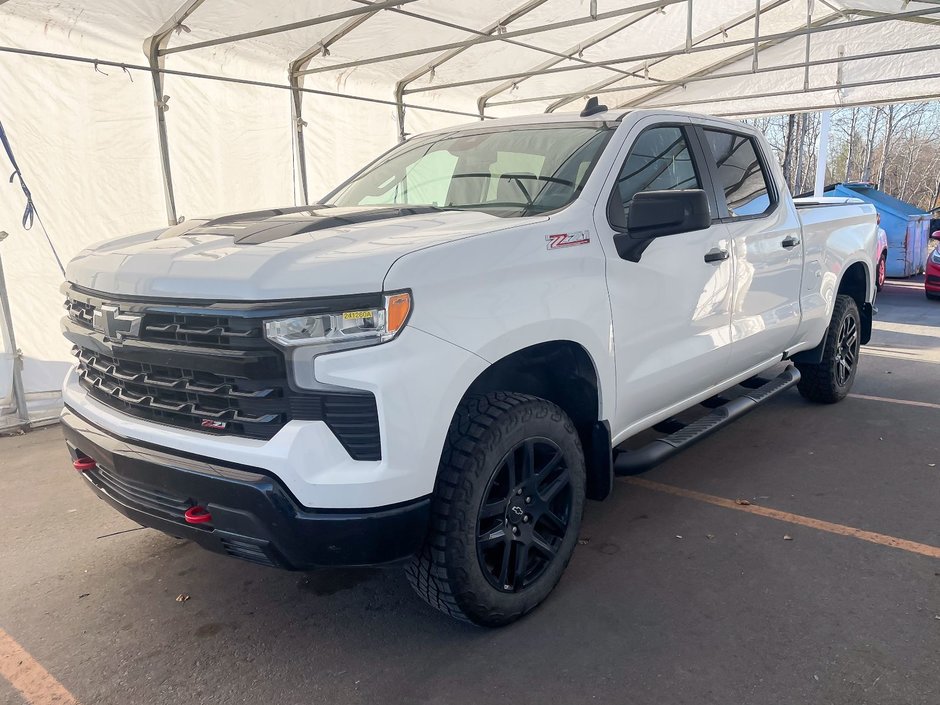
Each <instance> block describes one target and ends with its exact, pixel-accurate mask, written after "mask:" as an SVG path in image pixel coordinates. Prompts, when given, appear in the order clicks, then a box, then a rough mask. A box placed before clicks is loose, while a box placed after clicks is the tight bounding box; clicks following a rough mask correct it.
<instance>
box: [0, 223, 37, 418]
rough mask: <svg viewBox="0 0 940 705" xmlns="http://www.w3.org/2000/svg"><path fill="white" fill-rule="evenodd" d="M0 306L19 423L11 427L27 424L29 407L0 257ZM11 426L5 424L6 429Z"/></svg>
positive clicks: (4, 234)
mask: <svg viewBox="0 0 940 705" xmlns="http://www.w3.org/2000/svg"><path fill="white" fill-rule="evenodd" d="M0 235H2V237H0V240H2V239H3V238H4V237H6V235H7V234H6V233H2V234H0ZM0 308H2V309H3V328H4V330H5V331H6V336H5V337H6V339H7V341H8V342H9V343H10V354H11V358H12V360H11V361H12V365H11V368H12V370H13V405H14V406H15V407H16V415H17V417H19V423H16V424H13V425H12V428H19V427H22V426H29V424H30V421H29V408H28V407H27V406H26V388H25V387H24V386H23V357H22V353H21V352H20V350H19V348H18V347H16V334H15V333H14V332H13V315H12V314H11V312H10V297H9V295H8V294H7V282H6V277H5V276H4V274H3V260H2V259H0ZM9 428H11V426H5V427H4V430H8V429H9Z"/></svg>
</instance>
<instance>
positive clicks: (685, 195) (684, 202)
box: [612, 189, 712, 262]
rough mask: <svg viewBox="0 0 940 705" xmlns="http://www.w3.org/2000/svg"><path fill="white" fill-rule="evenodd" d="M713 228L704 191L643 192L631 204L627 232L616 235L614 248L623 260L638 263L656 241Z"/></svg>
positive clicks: (614, 223)
mask: <svg viewBox="0 0 940 705" xmlns="http://www.w3.org/2000/svg"><path fill="white" fill-rule="evenodd" d="M621 220H622V218H621ZM612 224H613V225H614V226H617V225H618V223H616V222H613V221H612ZM711 224H712V217H711V213H710V212H709V210H708V197H707V196H706V195H705V191H703V190H702V189H688V190H675V191H641V192H640V193H638V194H636V195H635V196H634V197H633V200H632V201H631V202H630V214H629V218H628V219H627V224H626V226H627V227H626V232H621V233H618V234H617V235H615V236H614V244H615V245H616V246H617V254H619V255H620V256H621V257H622V258H624V259H626V260H629V261H631V262H639V261H640V255H642V254H643V251H644V250H646V248H647V247H648V246H649V244H650V242H652V241H653V240H654V239H655V238H657V237H664V236H666V235H678V234H679V233H687V232H692V231H693V230H704V229H705V228H708V227H710V226H711Z"/></svg>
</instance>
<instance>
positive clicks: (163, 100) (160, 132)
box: [144, 0, 205, 225]
mask: <svg viewBox="0 0 940 705" xmlns="http://www.w3.org/2000/svg"><path fill="white" fill-rule="evenodd" d="M203 2H205V0H187V1H186V2H185V3H183V5H182V6H181V7H180V9H179V10H177V11H176V12H175V13H173V16H172V17H171V18H170V19H168V20H167V21H166V22H164V23H163V26H161V27H160V29H158V30H157V31H156V33H155V34H153V35H151V36H150V37H148V38H147V39H146V40H145V41H144V54H145V55H146V56H147V61H148V62H149V64H150V77H151V80H152V82H153V107H154V113H155V114H156V118H157V140H158V141H159V145H160V170H161V174H162V177H163V196H164V199H165V201H166V219H167V224H168V225H176V223H177V222H179V217H178V216H177V214H176V196H175V194H174V193H173V173H172V171H171V169H170V143H169V138H168V137H167V129H166V111H167V109H168V108H169V105H168V104H167V101H169V97H168V96H167V95H166V94H165V93H164V91H163V88H164V78H165V74H164V73H163V72H162V71H161V70H160V69H162V68H163V58H162V56H161V54H160V52H161V50H162V49H163V47H165V46H166V43H167V42H168V41H169V40H170V36H171V35H172V34H173V30H175V29H176V28H177V27H181V26H182V24H183V21H184V20H185V19H186V18H187V17H189V16H190V15H191V14H193V12H195V11H196V10H197V9H198V8H199V6H200V5H202V3H203Z"/></svg>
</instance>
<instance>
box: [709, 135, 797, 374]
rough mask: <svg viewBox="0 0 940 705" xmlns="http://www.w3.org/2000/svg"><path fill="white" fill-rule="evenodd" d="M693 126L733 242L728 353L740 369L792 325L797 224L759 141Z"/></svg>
mask: <svg viewBox="0 0 940 705" xmlns="http://www.w3.org/2000/svg"><path fill="white" fill-rule="evenodd" d="M696 131H697V133H698V135H699V137H700V141H701V143H702V146H703V148H704V150H705V153H706V158H707V161H708V168H709V169H710V172H711V178H712V181H713V182H714V184H715V186H716V189H715V190H716V192H717V194H718V208H719V211H720V216H721V221H722V222H723V223H724V224H725V225H726V226H727V228H728V233H729V235H730V236H731V239H732V242H733V247H734V262H735V275H734V276H735V279H734V294H733V297H732V313H731V354H732V357H733V360H734V366H735V368H736V370H737V372H744V371H745V370H748V369H750V368H751V367H754V366H757V365H760V364H761V363H764V362H766V361H768V360H770V359H771V358H773V357H775V356H779V355H780V354H781V353H783V351H784V350H786V349H787V348H788V347H789V346H790V345H791V344H792V341H793V340H794V338H795V336H796V332H797V329H798V328H799V325H800V303H799V302H800V282H801V279H802V273H803V244H802V242H801V241H800V240H801V235H802V233H801V229H800V222H799V218H798V216H797V214H796V212H795V210H794V209H792V208H787V207H785V204H784V203H783V198H784V194H781V193H780V192H779V191H778V189H777V187H776V182H775V181H774V172H773V171H772V168H771V167H770V164H771V163H772V162H771V161H770V160H771V159H773V155H770V154H765V153H764V151H763V146H762V145H763V143H762V141H760V140H758V139H757V138H756V137H755V136H754V135H752V134H748V133H747V132H745V131H741V132H736V131H734V130H733V129H730V128H728V127H727V126H725V125H723V124H722V125H721V126H718V125H714V126H713V125H710V124H708V123H707V122H704V121H703V123H702V124H700V125H697V126H696ZM722 196H723V197H722Z"/></svg>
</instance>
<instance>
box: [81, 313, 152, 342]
mask: <svg viewBox="0 0 940 705" xmlns="http://www.w3.org/2000/svg"><path fill="white" fill-rule="evenodd" d="M143 320H144V317H143V316H137V315H135V314H132V313H121V312H120V310H119V309H118V307H117V306H107V305H105V306H102V307H100V308H97V309H95V313H94V316H93V317H92V322H91V323H92V326H93V327H94V329H95V330H96V331H99V332H101V333H104V336H105V337H106V338H110V339H111V340H121V339H122V338H125V337H129V338H137V337H139V336H140V324H141V323H142V322H143Z"/></svg>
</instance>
